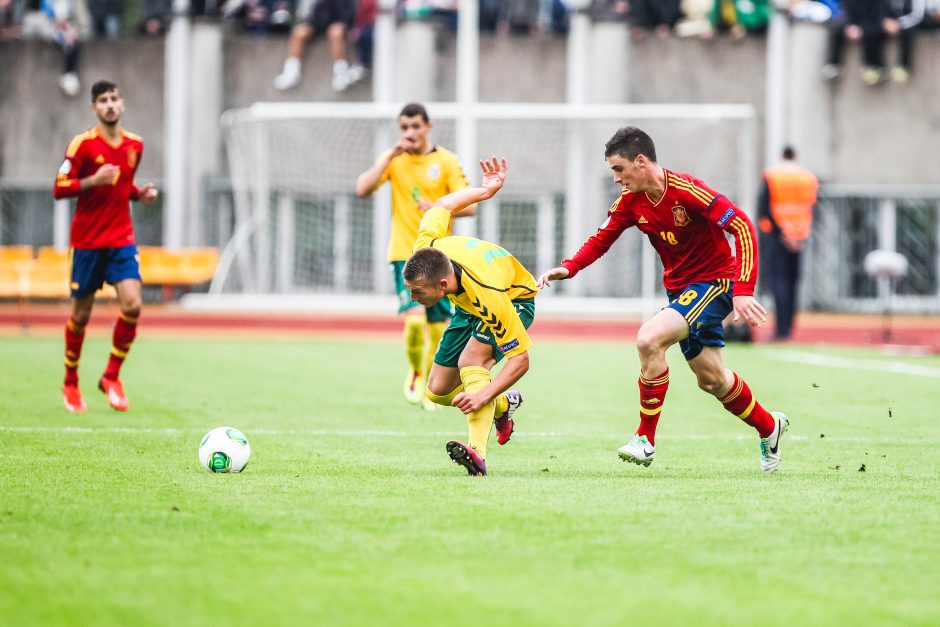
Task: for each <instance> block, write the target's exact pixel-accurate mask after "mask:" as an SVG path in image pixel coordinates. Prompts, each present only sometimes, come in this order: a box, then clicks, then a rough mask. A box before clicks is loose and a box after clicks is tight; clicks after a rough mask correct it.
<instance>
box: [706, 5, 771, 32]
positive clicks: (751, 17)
mask: <svg viewBox="0 0 940 627" xmlns="http://www.w3.org/2000/svg"><path fill="white" fill-rule="evenodd" d="M770 11H771V6H770V2H769V0H715V4H714V6H713V7H712V12H711V15H710V18H709V21H710V22H711V24H712V28H713V31H712V32H711V33H709V36H711V35H713V34H714V33H715V32H716V31H717V32H729V33H731V36H732V37H733V38H735V39H741V38H742V37H744V36H745V35H747V34H749V33H751V34H753V33H763V32H765V31H766V30H767V22H768V21H769V20H770Z"/></svg>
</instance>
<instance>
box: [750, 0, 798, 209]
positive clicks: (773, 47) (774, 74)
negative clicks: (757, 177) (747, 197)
mask: <svg viewBox="0 0 940 627" xmlns="http://www.w3.org/2000/svg"><path fill="white" fill-rule="evenodd" d="M773 4H774V7H773V14H772V15H771V16H770V24H769V26H768V29H767V71H766V72H767V73H766V86H765V89H766V94H765V98H766V102H767V104H766V131H765V133H766V135H765V141H764V165H765V166H770V165H771V164H773V163H775V162H776V161H777V160H778V159H779V158H780V153H781V152H782V151H783V147H784V145H786V144H787V133H788V129H787V115H788V109H789V107H788V106H787V103H788V98H789V97H790V89H789V80H788V79H789V68H790V63H789V59H790V19H789V17H788V16H787V13H786V11H787V10H788V9H787V8H786V3H785V2H784V3H783V4H784V6H781V0H775V1H774V3H773ZM742 191H743V190H742Z"/></svg>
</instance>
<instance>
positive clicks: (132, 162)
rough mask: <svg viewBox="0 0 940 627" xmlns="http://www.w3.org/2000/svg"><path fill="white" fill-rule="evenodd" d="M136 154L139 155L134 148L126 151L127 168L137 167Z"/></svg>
mask: <svg viewBox="0 0 940 627" xmlns="http://www.w3.org/2000/svg"><path fill="white" fill-rule="evenodd" d="M138 156H139V155H138V153H137V151H136V150H128V151H127V166H128V167H129V168H135V167H137V157H138Z"/></svg>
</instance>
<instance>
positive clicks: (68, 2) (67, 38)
mask: <svg viewBox="0 0 940 627" xmlns="http://www.w3.org/2000/svg"><path fill="white" fill-rule="evenodd" d="M74 18H75V4H74V2H73V1H72V0H57V1H56V2H55V4H54V5H53V2H52V1H51V0H27V3H26V12H25V13H24V15H23V37H24V38H26V39H44V40H46V41H51V42H53V43H55V44H56V45H58V46H59V47H60V48H62V53H63V57H64V59H63V60H64V67H63V72H62V75H61V76H60V77H59V88H60V89H61V90H62V93H64V94H65V95H66V96H69V97H70V98H71V97H74V96H77V95H78V92H79V91H80V90H81V88H82V84H81V81H80V80H79V78H78V53H79V44H78V29H77V28H76V27H75V25H74V22H73V20H74Z"/></svg>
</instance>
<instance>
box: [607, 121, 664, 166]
mask: <svg viewBox="0 0 940 627" xmlns="http://www.w3.org/2000/svg"><path fill="white" fill-rule="evenodd" d="M611 155H620V156H621V157H624V158H626V159H629V160H630V161H633V160H634V159H636V158H637V155H645V156H646V158H647V159H649V160H650V161H654V162H655V161H656V146H655V145H653V140H652V138H651V137H650V136H649V135H647V134H646V133H644V132H643V131H641V130H640V129H638V128H637V127H635V126H624V127H623V128H618V129H617V132H616V133H614V136H613V137H611V138H610V140H608V142H607V143H606V144H605V145H604V158H605V159H609V158H610V157H611Z"/></svg>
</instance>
